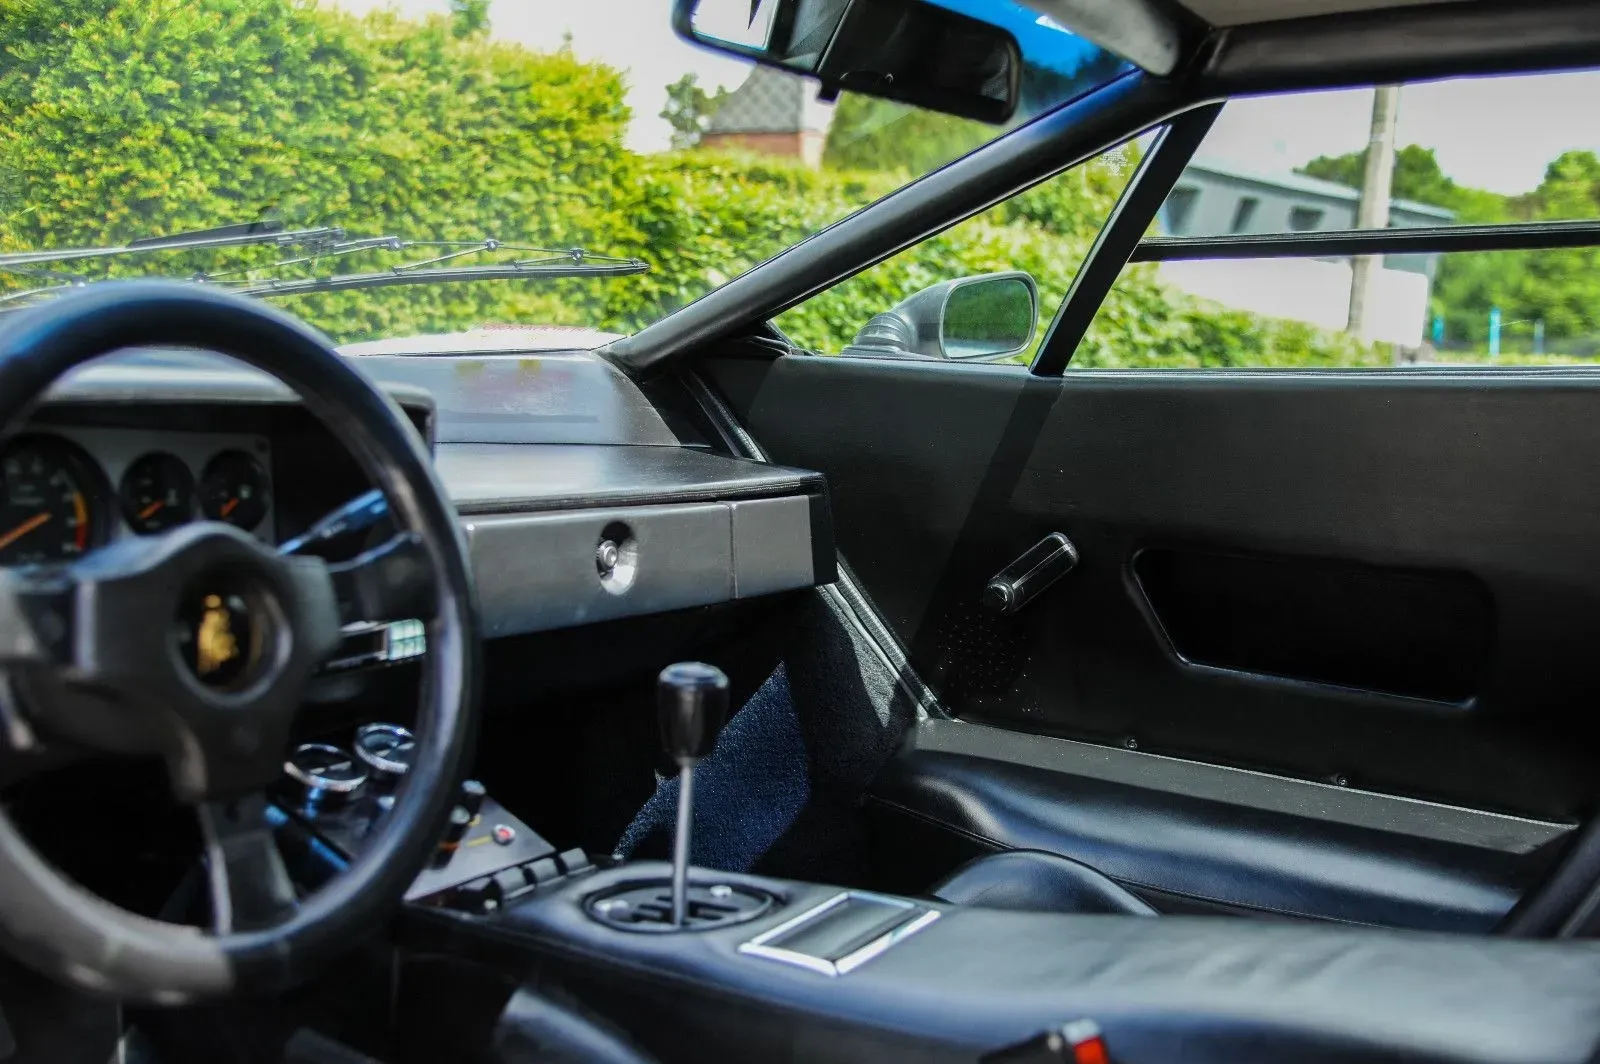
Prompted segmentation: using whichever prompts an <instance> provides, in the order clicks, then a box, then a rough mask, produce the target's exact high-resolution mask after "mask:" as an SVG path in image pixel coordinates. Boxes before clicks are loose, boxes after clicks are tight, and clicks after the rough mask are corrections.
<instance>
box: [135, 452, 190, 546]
mask: <svg viewBox="0 0 1600 1064" xmlns="http://www.w3.org/2000/svg"><path fill="white" fill-rule="evenodd" d="M121 496H122V516H123V517H124V518H125V519H126V520H127V522H128V527H129V528H131V529H133V530H134V531H135V532H137V533H139V535H141V536H150V535H154V534H155V533H157V532H165V531H166V530H167V529H169V528H175V527H177V526H178V525H181V524H183V523H184V522H185V521H187V520H189V518H190V517H191V516H193V514H194V477H193V476H191V475H190V473H189V467H188V466H186V465H184V464H183V460H182V459H180V458H178V457H177V456H176V455H171V454H167V453H166V452H164V451H153V452H151V453H150V454H147V455H145V456H144V457H143V458H140V459H139V460H138V461H136V462H134V463H133V464H132V465H131V466H129V467H128V470H127V472H125V473H123V474H122V490H121Z"/></svg>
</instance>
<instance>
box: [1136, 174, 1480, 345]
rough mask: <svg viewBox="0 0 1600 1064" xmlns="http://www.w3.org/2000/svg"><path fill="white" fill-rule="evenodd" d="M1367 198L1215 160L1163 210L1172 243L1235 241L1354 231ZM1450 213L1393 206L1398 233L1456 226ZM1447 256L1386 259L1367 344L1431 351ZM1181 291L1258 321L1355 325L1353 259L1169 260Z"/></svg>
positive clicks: (1168, 269) (1180, 185) (1168, 274)
mask: <svg viewBox="0 0 1600 1064" xmlns="http://www.w3.org/2000/svg"><path fill="white" fill-rule="evenodd" d="M1360 199H1361V195H1360V193H1359V192H1357V191H1356V190H1355V189H1353V188H1349V187H1346V186H1345V185H1340V184H1336V183H1335V182H1332V181H1323V180H1320V179H1318V178H1314V177H1306V176H1304V175H1302V174H1282V175H1274V176H1270V177H1269V176H1265V175H1261V174H1253V173H1249V172H1247V171H1243V170H1239V169H1236V168H1234V167H1231V166H1228V165H1226V164H1223V163H1218V162H1214V161H1211V160H1207V159H1196V160H1194V161H1193V162H1191V163H1190V164H1189V166H1188V168H1187V169H1185V170H1184V172H1183V175H1182V176H1181V177H1179V178H1178V182H1177V184H1176V185H1174V186H1173V189H1172V194H1171V195H1170V196H1168V197H1167V202H1166V203H1165V204H1164V205H1163V206H1162V208H1161V212H1160V214H1159V215H1158V223H1159V225H1160V227H1161V232H1162V235H1164V236H1232V235H1250V234H1256V235H1265V234H1281V233H1311V232H1322V231H1327V230H1332V229H1353V228H1355V224H1356V210H1357V208H1358V206H1359V204H1360ZM1454 219H1455V214H1454V213H1453V212H1451V211H1448V210H1445V209H1444V208H1442V207H1434V206H1430V205H1428V204H1425V203H1414V202H1411V201H1409V200H1394V201H1393V203H1392V204H1391V205H1390V210H1389V224H1390V225H1391V226H1393V227H1396V228H1416V227H1419V226H1430V225H1448V224H1450V223H1451V222H1452V221H1454ZM1438 258H1439V257H1438V256H1437V255H1432V254H1424V255H1386V256H1384V258H1383V266H1382V269H1381V270H1380V271H1379V273H1378V279H1377V281H1376V282H1375V284H1374V300H1375V305H1374V306H1372V307H1371V308H1369V313H1368V319H1369V320H1368V324H1367V328H1366V330H1365V331H1366V333H1367V337H1368V338H1369V339H1372V340H1377V341H1380V342H1384V343H1393V344H1398V345H1400V346H1401V347H1406V348H1417V347H1420V346H1421V345H1422V342H1423V335H1424V330H1425V328H1426V325H1427V318H1428V296H1429V292H1430V289H1431V287H1432V284H1433V276H1434V271H1435V269H1436V268H1437V266H1438ZM1161 275H1162V277H1163V278H1164V279H1165V280H1167V281H1168V282H1169V283H1170V284H1172V285H1173V286H1175V287H1177V288H1180V289H1183V290H1184V291H1186V292H1189V293H1190V294H1192V295H1196V296H1200V297H1202V298H1205V299H1210V300H1213V301H1215V302H1218V303H1221V304H1223V305H1225V306H1229V307H1234V308H1236V309H1238V310H1248V311H1251V312H1253V313H1256V314H1265V315H1268V316H1271V317H1275V318H1289V319H1292V320H1296V321H1305V322H1309V323H1311V324H1313V325H1316V326H1319V327H1321V328H1324V329H1330V330H1338V329H1343V328H1344V327H1345V325H1346V322H1347V318H1348V314H1349V309H1350V287H1351V283H1352V276H1351V269H1350V260H1349V259H1222V260H1208V261H1197V262H1165V263H1162V265H1161Z"/></svg>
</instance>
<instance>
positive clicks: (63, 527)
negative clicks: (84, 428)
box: [0, 436, 105, 565]
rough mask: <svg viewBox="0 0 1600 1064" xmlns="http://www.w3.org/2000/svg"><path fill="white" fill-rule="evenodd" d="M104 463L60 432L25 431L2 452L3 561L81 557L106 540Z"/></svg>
mask: <svg viewBox="0 0 1600 1064" xmlns="http://www.w3.org/2000/svg"><path fill="white" fill-rule="evenodd" d="M102 483H103V480H102V477H101V474H100V471H99V467H97V466H96V465H95V464H94V460H93V459H92V458H90V457H89V456H88V454H86V453H85V452H84V451H83V450H82V449H81V448H80V447H78V446H77V445H76V444H73V443H68V442H67V441H66V440H63V439H61V438H60V437H57V436H21V437H18V438H17V439H16V440H14V441H12V443H11V444H10V445H9V446H8V447H6V449H5V451H4V452H0V565H36V564H38V563H40V562H56V561H66V560H70V559H73V558H77V557H79V556H80V555H82V554H83V553H84V552H85V551H87V550H89V549H90V548H91V547H94V546H96V545H97V544H98V543H99V542H100V540H101V538H102V537H101V532H102V530H103V528H104V523H105V514H104V512H103V507H102V505H101V492H100V486H101V484H102Z"/></svg>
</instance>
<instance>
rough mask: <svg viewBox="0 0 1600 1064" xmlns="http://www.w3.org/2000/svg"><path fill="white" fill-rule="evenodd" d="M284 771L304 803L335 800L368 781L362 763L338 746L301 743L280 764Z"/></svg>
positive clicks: (346, 795) (350, 793)
mask: <svg viewBox="0 0 1600 1064" xmlns="http://www.w3.org/2000/svg"><path fill="white" fill-rule="evenodd" d="M283 774H284V775H285V776H287V777H288V778H289V780H290V783H291V785H292V786H293V787H294V789H296V790H297V791H299V792H300V797H301V798H303V799H304V800H305V801H307V802H319V803H332V802H338V801H341V800H343V799H345V798H348V797H349V796H350V795H352V794H354V793H355V792H356V791H357V790H358V789H360V787H361V785H362V784H363V783H365V782H366V781H367V774H366V772H364V771H362V768H361V763H360V762H358V761H357V760H356V759H355V758H353V757H351V756H350V755H349V754H348V753H346V752H345V751H343V750H341V749H339V748H338V747H337V746H329V745H328V744H327V743H303V744H301V745H300V746H297V747H295V750H294V753H292V754H290V755H289V759H288V760H287V761H285V762H284V763H283Z"/></svg>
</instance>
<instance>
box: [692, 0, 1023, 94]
mask: <svg viewBox="0 0 1600 1064" xmlns="http://www.w3.org/2000/svg"><path fill="white" fill-rule="evenodd" d="M672 25H673V28H674V29H675V30H676V31H677V33H678V35H679V36H681V37H683V38H685V39H686V40H689V41H692V42H694V43H696V44H700V45H704V46H705V47H708V48H712V49H715V50H716V51H719V52H727V53H729V54H732V55H737V56H740V57H743V58H745V59H754V60H755V61H756V62H758V63H765V64H767V65H768V66H775V67H779V68H781V69H783V70H787V71H789V72H790V73H791V74H800V75H804V76H807V77H813V78H816V79H817V80H818V81H820V82H821V83H822V88H821V92H820V95H821V96H822V98H823V99H824V100H832V99H834V98H835V97H837V96H838V94H839V93H840V92H841V91H847V92H855V93H861V94H863V95H866V96H877V97H881V98H883V99H886V100H896V101H898V102H900V103H908V104H912V105H914V106H916V107H922V108H926V109H928V110H930V111H941V112H943V113H945V114H949V115H956V116H959V117H961V118H972V119H976V120H978V121H980V122H992V123H996V124H998V123H1003V122H1006V121H1008V120H1010V118H1011V116H1012V114H1013V113H1015V111H1016V109H1017V101H1018V99H1019V97H1020V88H1019V86H1020V84H1021V79H1022V51H1021V49H1020V48H1019V46H1018V45H1017V39H1016V38H1015V37H1014V36H1013V35H1012V34H1011V32H1010V31H1009V30H1006V29H1003V28H1001V27H999V26H994V25H991V24H990V23H987V22H983V21H980V20H979V19H975V18H971V17H969V16H967V15H962V14H959V13H957V12H955V11H951V10H949V9H947V8H943V7H939V6H937V5H935V4H931V3H927V2H925V0H677V2H676V4H675V6H674V8H673V14H672Z"/></svg>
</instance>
